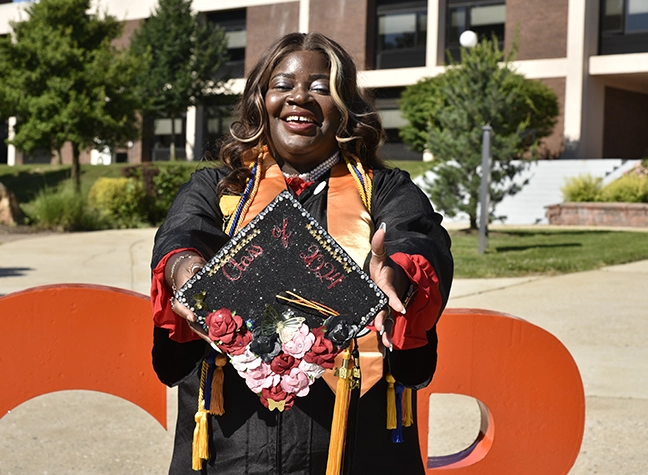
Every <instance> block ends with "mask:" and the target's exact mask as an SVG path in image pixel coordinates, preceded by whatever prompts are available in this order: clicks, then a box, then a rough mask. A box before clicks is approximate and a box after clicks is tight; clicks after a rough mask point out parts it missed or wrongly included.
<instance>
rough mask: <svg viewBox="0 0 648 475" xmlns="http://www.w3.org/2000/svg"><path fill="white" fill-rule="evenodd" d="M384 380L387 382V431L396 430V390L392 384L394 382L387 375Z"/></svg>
mask: <svg viewBox="0 0 648 475" xmlns="http://www.w3.org/2000/svg"><path fill="white" fill-rule="evenodd" d="M385 379H386V380H387V429H389V430H392V429H396V390H395V389H394V383H395V382H396V380H395V379H394V377H393V376H392V375H391V373H389V374H388V375H387V376H386V377H385Z"/></svg>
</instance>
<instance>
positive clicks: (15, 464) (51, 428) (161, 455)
mask: <svg viewBox="0 0 648 475" xmlns="http://www.w3.org/2000/svg"><path fill="white" fill-rule="evenodd" d="M153 235H154V230H152V229H136V230H123V231H102V232H94V233H75V234H50V235H33V236H27V237H25V238H23V239H11V240H9V239H7V240H0V294H7V293H9V292H14V291H17V290H22V289H25V288H28V287H33V286H37V285H45V284H52V283H62V282H68V283H96V284H104V285H111V286H115V287H121V288H127V289H131V290H135V291H138V292H142V293H147V292H148V284H149V269H148V262H149V259H150V253H151V243H152V240H153ZM647 245H648V244H647ZM647 282H648V261H642V262H637V263H633V264H627V265H623V266H613V267H606V268H603V269H600V270H596V271H590V272H581V273H577V274H568V275H562V276H556V277H538V278H513V279H474V280H473V279H470V280H468V279H459V280H457V281H455V284H454V288H453V291H452V294H451V298H450V303H449V306H450V307H455V308H457V307H475V308H486V309H491V310H497V311H502V312H507V313H511V314H513V315H516V316H518V317H521V318H524V319H526V320H528V321H530V322H532V323H534V324H536V325H539V326H541V327H543V328H545V329H546V330H548V331H550V332H551V333H553V334H554V335H556V336H557V337H558V338H559V339H560V340H561V341H562V342H563V343H564V344H565V345H566V346H567V348H568V349H569V350H570V351H571V353H572V355H573V356H574V358H575V359H576V362H577V364H578V366H579V368H580V370H581V373H582V376H583V381H584V384H585V393H586V397H587V421H586V427H585V437H584V441H583V446H582V450H581V454H580V455H579V458H578V460H577V461H576V464H575V466H574V468H573V469H572V471H571V472H570V473H571V474H572V475H584V474H594V473H597V474H609V475H617V474H622V475H639V474H642V475H644V474H646V473H648V460H647V459H646V454H647V453H648V339H647V336H648V331H647V330H648V298H647V297H646V283H647ZM0 318H7V316H6V315H0ZM25 344H26V345H27V346H28V345H29V344H33V342H25ZM3 384H7V382H3ZM169 398H170V404H169V407H170V409H169V421H170V423H171V426H172V423H173V420H174V418H175V415H174V405H175V391H173V390H169ZM434 401H435V402H434V403H433V404H435V405H436V407H433V414H434V415H435V420H436V424H435V426H434V430H435V434H433V435H432V444H433V449H434V451H436V453H437V454H441V453H443V452H444V451H446V453H447V451H452V450H453V449H455V450H456V449H460V448H462V447H465V446H466V445H467V444H466V441H470V438H471V437H472V431H474V429H475V425H476V424H477V419H476V415H475V405H474V403H473V402H472V401H466V400H465V398H459V397H455V398H454V399H453V398H450V399H448V398H447V397H445V398H444V397H441V398H438V399H436V400H434ZM171 442H172V441H171V432H168V433H167V432H165V431H164V430H163V429H162V428H161V427H160V426H159V425H158V424H157V423H156V422H155V421H154V420H153V419H152V418H151V417H149V416H148V415H147V414H145V413H144V411H143V410H141V409H139V408H137V407H134V406H133V405H132V404H130V403H128V402H126V401H123V400H120V399H118V398H116V397H113V396H108V395H105V394H100V393H95V392H90V391H74V392H71V391H65V392H60V393H54V394H48V395H44V396H40V397H38V398H35V399H32V400H30V401H28V402H26V403H24V404H22V405H21V406H19V407H17V408H16V409H14V410H13V411H12V412H11V413H10V414H8V415H7V416H5V417H3V418H2V419H0V474H19V475H31V474H57V475H58V474H84V475H91V474H120V475H121V474H124V473H129V474H131V473H137V474H162V473H166V467H167V466H168V461H169V458H170V454H171ZM462 444H463V445H462ZM548 456H550V455H549V454H548ZM504 475H507V474H504ZM512 475H518V474H512ZM549 475H552V474H549Z"/></svg>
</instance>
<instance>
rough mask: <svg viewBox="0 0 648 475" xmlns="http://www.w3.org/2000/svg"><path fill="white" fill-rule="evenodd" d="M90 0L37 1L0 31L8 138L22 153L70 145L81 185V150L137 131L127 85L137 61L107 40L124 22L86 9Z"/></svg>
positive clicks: (0, 111)
mask: <svg viewBox="0 0 648 475" xmlns="http://www.w3.org/2000/svg"><path fill="white" fill-rule="evenodd" d="M89 9H90V0H41V1H40V2H38V3H33V4H31V5H29V6H28V7H27V8H26V12H27V15H28V19H27V20H25V21H21V22H14V23H12V24H11V26H12V29H13V34H12V37H7V38H0V98H2V104H0V116H4V117H7V116H12V115H13V116H16V118H17V124H16V135H15V137H14V139H13V140H12V143H13V144H14V145H15V146H16V147H17V148H19V149H21V150H23V151H25V152H28V153H29V152H32V151H34V150H36V149H38V148H45V149H47V150H49V151H50V152H52V151H56V152H57V153H58V154H59V159H60V153H61V149H62V148H63V145H64V143H65V142H71V144H72V151H73V163H72V178H73V181H74V183H75V186H76V188H77V190H78V189H79V188H80V167H79V154H80V152H81V151H82V150H87V149H89V148H91V147H104V146H110V147H115V146H117V145H121V144H124V143H125V142H126V141H128V140H131V139H134V138H136V137H137V136H138V133H139V131H138V121H137V117H136V111H137V109H138V108H139V107H140V97H141V94H139V93H138V92H137V91H136V90H135V89H134V88H133V86H132V83H133V81H134V78H135V74H136V72H137V71H138V70H139V69H140V67H141V66H140V60H139V58H137V57H136V56H134V55H132V54H129V53H128V52H127V51H119V50H117V49H116V48H115V47H114V46H112V42H113V40H115V39H117V38H118V37H119V36H120V35H121V32H122V24H121V23H120V22H118V21H117V20H116V19H115V18H114V17H111V16H109V15H103V16H100V15H95V14H90V13H88V10H89Z"/></svg>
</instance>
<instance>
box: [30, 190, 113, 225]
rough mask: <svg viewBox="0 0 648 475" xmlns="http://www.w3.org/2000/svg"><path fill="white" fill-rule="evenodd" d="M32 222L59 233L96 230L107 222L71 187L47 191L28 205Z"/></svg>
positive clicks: (41, 192)
mask: <svg viewBox="0 0 648 475" xmlns="http://www.w3.org/2000/svg"><path fill="white" fill-rule="evenodd" d="M25 208H26V212H27V215H28V217H29V220H30V221H32V222H33V223H34V224H35V225H36V226H37V227H39V228H44V229H52V230H56V231H94V230H97V229H104V228H106V227H107V223H106V222H105V220H103V219H102V217H101V215H100V214H99V213H98V212H97V211H96V210H94V209H92V208H90V207H89V206H88V201H87V199H86V198H85V197H84V196H83V195H80V194H78V193H75V192H74V190H73V189H72V188H64V189H62V190H57V189H50V188H45V189H43V190H41V191H40V192H39V193H38V194H37V195H36V198H35V199H34V200H33V201H32V202H31V203H30V204H29V205H26V206H25Z"/></svg>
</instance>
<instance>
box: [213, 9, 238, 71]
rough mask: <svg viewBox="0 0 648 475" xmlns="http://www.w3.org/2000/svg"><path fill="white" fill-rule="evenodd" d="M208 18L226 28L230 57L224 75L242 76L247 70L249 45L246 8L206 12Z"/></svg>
mask: <svg viewBox="0 0 648 475" xmlns="http://www.w3.org/2000/svg"><path fill="white" fill-rule="evenodd" d="M206 16H207V20H208V21H210V22H212V23H216V24H217V25H219V26H221V27H222V28H223V29H224V30H225V37H226V38H227V53H228V56H229V59H228V61H227V63H226V64H225V67H224V68H223V76H224V77H227V78H242V77H243V76H244V72H245V46H246V45H247V28H246V10H245V9H244V8H243V9H240V10H222V11H216V12H209V13H207V14H206Z"/></svg>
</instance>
